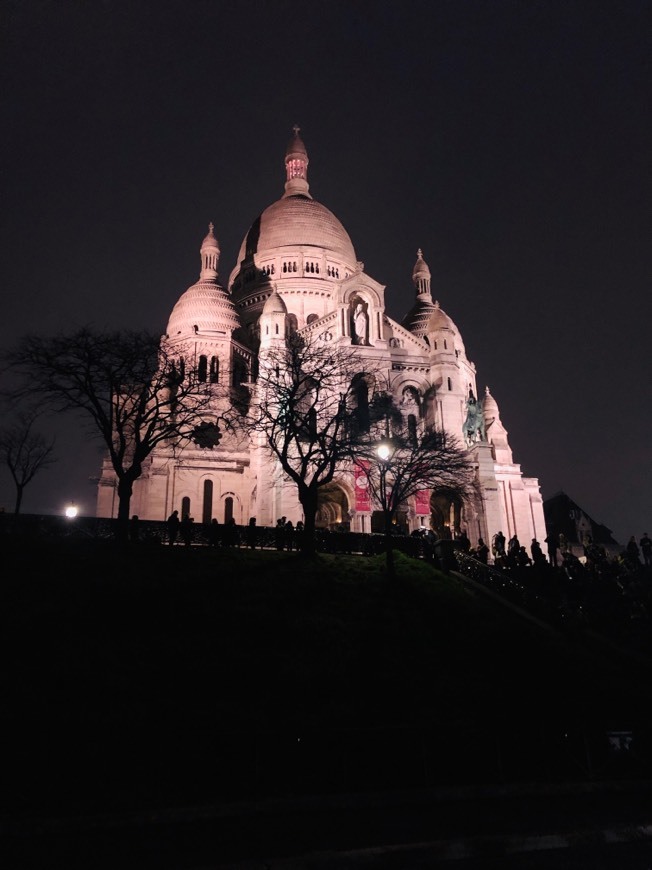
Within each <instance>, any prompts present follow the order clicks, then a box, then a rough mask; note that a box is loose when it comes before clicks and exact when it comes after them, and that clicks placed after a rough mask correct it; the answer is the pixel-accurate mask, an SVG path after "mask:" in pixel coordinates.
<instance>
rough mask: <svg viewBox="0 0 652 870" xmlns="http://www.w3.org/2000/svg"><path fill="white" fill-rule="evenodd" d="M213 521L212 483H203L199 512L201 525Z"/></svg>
mask: <svg viewBox="0 0 652 870" xmlns="http://www.w3.org/2000/svg"><path fill="white" fill-rule="evenodd" d="M212 519H213V481H212V480H205V481H204V503H203V505H202V511H201V521H202V523H210V521H211V520H212Z"/></svg>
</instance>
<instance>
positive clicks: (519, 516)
mask: <svg viewBox="0 0 652 870" xmlns="http://www.w3.org/2000/svg"><path fill="white" fill-rule="evenodd" d="M285 166H286V182H285V192H284V194H283V196H282V197H281V198H280V199H279V200H278V201H277V202H274V203H272V205H270V206H269V207H268V208H266V209H265V210H264V211H263V212H262V213H261V214H260V216H259V217H258V218H257V219H256V220H255V221H254V222H253V224H252V225H251V228H250V229H249V232H248V233H247V235H246V237H245V239H244V241H243V243H242V246H241V248H240V252H239V254H238V259H237V262H236V265H235V268H234V269H233V271H232V273H231V275H230V278H229V282H228V287H227V288H223V287H222V286H221V285H220V284H219V282H218V265H219V254H220V251H219V247H218V242H217V240H216V238H215V235H214V233H213V227H212V226H211V227H210V229H209V233H208V235H207V236H206V238H205V239H204V241H203V243H202V246H201V272H200V278H199V281H198V282H197V283H196V284H193V285H192V286H191V287H190V288H189V289H188V290H186V292H185V293H183V294H182V296H181V297H180V298H179V300H178V302H177V303H176V305H175V306H174V309H173V311H172V314H171V315H170V319H169V322H168V327H167V334H168V336H169V338H170V339H171V340H172V341H179V342H183V343H184V345H185V346H186V347H187V348H188V347H190V348H192V356H193V360H192V361H190V360H189V361H188V364H192V365H198V366H203V367H204V370H205V371H204V374H205V379H206V380H207V381H214V382H217V383H228V384H231V385H234V386H236V388H239V385H241V384H243V383H245V384H248V385H249V387H243V388H242V389H248V388H249V389H254V390H255V384H254V382H255V375H256V366H257V355H258V350H259V347H260V343H261V337H262V340H263V343H264V335H265V332H266V331H267V334H269V331H268V330H269V328H271V330H272V333H273V334H279V332H277V331H276V330H277V328H278V330H279V331H280V334H285V332H286V330H308V331H310V332H313V331H317V334H318V335H320V336H322V337H323V338H324V339H325V340H327V341H330V342H332V343H333V344H334V345H345V346H348V345H355V346H356V350H357V352H358V354H359V355H360V358H361V367H364V366H365V360H368V361H369V368H370V369H371V368H373V370H374V371H375V372H378V371H382V373H383V379H384V380H386V382H387V383H389V384H391V388H392V390H393V393H394V395H395V397H396V399H397V401H399V402H401V403H402V405H403V406H405V408H406V413H413V414H414V415H415V417H416V418H417V419H418V420H419V421H420V422H421V423H422V424H423V425H425V426H428V425H435V426H438V427H442V428H444V429H446V430H447V431H449V432H450V433H452V434H454V435H455V436H456V437H457V438H458V439H459V440H460V441H462V427H463V424H464V421H465V418H466V400H467V398H468V396H469V393H470V391H471V392H472V393H473V394H474V396H478V389H477V384H476V370H475V366H474V364H473V363H472V362H471V361H470V360H469V359H468V358H467V355H466V350H465V347H464V343H463V341H462V337H461V335H460V332H459V330H458V329H457V327H456V325H455V324H454V323H453V322H452V320H451V319H450V318H449V317H448V316H447V315H446V314H445V313H444V311H443V310H442V308H441V307H440V306H439V302H438V301H436V300H433V298H432V294H431V286H430V280H431V276H430V270H429V268H428V266H427V264H426V262H425V260H424V258H423V256H422V253H421V251H419V252H418V254H417V260H416V264H415V267H414V270H413V275H412V279H413V283H414V288H415V299H414V304H413V306H412V308H411V310H410V311H409V312H408V314H407V315H406V316H405V317H404V318H403V320H402V321H401V322H398V321H396V320H393V319H392V318H391V317H390V316H389V315H388V313H387V311H386V309H385V287H384V286H383V285H382V284H379V283H378V282H377V281H376V280H374V279H373V278H372V277H371V276H370V275H368V274H367V273H366V272H365V270H364V264H363V263H361V262H358V261H357V259H356V255H355V250H354V247H353V244H352V242H351V239H350V238H349V236H348V234H347V232H346V230H345V229H344V227H343V226H342V224H341V223H340V222H339V220H338V219H337V218H336V217H335V215H333V214H332V213H331V212H330V211H329V210H328V209H327V208H326V207H325V206H323V205H321V204H320V203H319V202H317V201H316V200H314V199H313V198H312V196H311V194H310V191H309V185H308V155H307V152H306V149H305V146H304V144H303V142H302V140H301V138H300V137H299V135H298V129H297V128H295V133H294V136H293V138H292V139H291V141H290V144H289V146H288V148H287V151H286V155H285ZM479 398H480V399H484V422H485V429H486V440H482V439H480V440H476V441H474V442H473V443H470V444H469V450H470V453H471V456H472V458H473V460H474V462H475V465H476V468H477V476H478V480H479V482H480V490H481V496H480V499H479V501H478V503H477V504H475V505H467V506H466V507H463V506H460V505H455V504H451V503H450V501H449V500H448V499H447V498H446V496H445V495H443V494H438V493H432V494H431V497H430V500H429V504H428V505H427V508H426V509H427V510H428V511H429V513H426V512H425V511H424V510H423V506H421V507H418V506H417V505H416V504H414V505H411V506H410V508H409V510H408V511H407V513H406V515H405V516H403V517H401V521H402V524H403V528H404V529H405V530H406V531H411V530H413V529H415V528H417V527H419V526H420V525H426V526H428V525H431V526H432V527H433V528H434V529H435V530H436V531H437V532H438V533H440V534H441V533H442V532H443V531H444V529H445V527H449V528H452V529H453V530H459V529H460V528H464V529H466V530H467V533H468V535H469V538H470V539H471V541H472V543H473V544H474V545H475V543H476V541H477V538H478V537H479V536H481V537H483V538H484V539H485V541H490V540H491V537H492V535H493V534H494V533H495V532H497V531H498V530H501V531H502V532H503V533H504V534H505V535H506V537H507V538H509V537H511V535H513V534H514V533H516V534H517V535H518V537H519V540H520V542H521V544H523V545H525V546H526V547H528V549H529V544H530V542H531V540H532V538H537V539H538V540H539V541H543V540H544V538H545V536H546V532H545V523H544V515H543V505H542V499H541V494H540V490H539V484H538V481H537V480H536V479H533V478H525V477H523V475H522V473H521V469H520V466H519V465H518V464H516V463H514V461H513V458H512V451H511V448H510V445H509V442H508V439H507V432H506V430H505V428H504V426H503V424H502V422H501V419H500V414H499V411H498V405H497V404H496V401H495V399H494V398H493V396H492V395H491V394H490V393H489V390H488V389H483V391H482V395H481V396H480V397H479ZM113 484H114V478H113V474H112V472H111V470H110V468H108V466H106V465H105V467H104V469H103V474H102V478H101V481H100V484H99V492H98V503H97V514H98V516H115V515H116V512H117V499H116V495H115V487H114V485H113ZM322 496H323V497H322V501H321V503H320V510H319V516H318V524H320V525H323V526H335V525H337V524H338V523H341V522H347V523H350V527H351V529H352V530H354V531H370V530H371V528H372V515H371V514H370V513H369V512H368V511H360V510H358V509H357V507H359V506H356V496H355V486H354V479H353V475H352V473H351V470H350V469H344V468H343V469H342V472H341V475H340V477H339V479H338V480H337V482H336V483H334V484H333V485H331V486H330V487H328V488H327V490H324V491H323V493H322ZM174 508H177V509H179V511H180V513H182V514H183V513H189V514H190V515H191V516H193V517H194V519H195V522H209V521H210V519H211V518H212V517H217V519H218V520H219V522H220V523H222V522H224V520H225V518H229V517H230V516H233V517H234V518H235V520H236V522H237V523H238V524H240V525H245V524H246V523H247V521H248V520H249V517H251V516H254V517H256V520H257V524H258V525H259V526H269V525H274V524H275V523H276V521H277V519H278V518H279V517H281V516H286V517H288V518H289V519H291V520H292V521H293V522H296V521H297V520H300V519H302V515H301V507H300V505H299V503H298V500H297V496H296V489H295V487H294V486H293V485H291V484H290V483H288V482H285V481H284V480H283V477H282V474H281V472H280V469H279V468H278V467H277V466H276V464H275V463H274V462H273V461H272V460H271V459H270V457H269V454H267V453H266V452H265V451H264V450H263V449H262V448H261V447H259V446H256V445H251V444H249V443H243V442H242V441H240V442H236V441H235V440H234V439H233V438H229V437H228V436H225V437H224V438H223V439H222V441H221V442H220V444H219V445H218V447H216V448H214V449H213V450H207V449H203V450H202V449H199V448H196V447H188V448H186V449H184V451H183V453H182V454H181V455H180V456H177V457H174V456H172V455H171V454H169V453H166V452H165V451H164V450H159V451H157V452H156V453H155V454H154V455H153V457H152V460H151V463H150V465H149V467H147V468H146V469H145V472H144V474H143V476H142V477H141V478H140V479H139V480H138V481H137V482H136V485H135V488H134V494H133V499H132V505H131V510H132V513H136V514H138V515H139V516H140V517H141V518H142V519H152V520H163V519H165V518H166V517H167V516H168V515H169V514H170V513H171V511H172V510H173V509H174Z"/></svg>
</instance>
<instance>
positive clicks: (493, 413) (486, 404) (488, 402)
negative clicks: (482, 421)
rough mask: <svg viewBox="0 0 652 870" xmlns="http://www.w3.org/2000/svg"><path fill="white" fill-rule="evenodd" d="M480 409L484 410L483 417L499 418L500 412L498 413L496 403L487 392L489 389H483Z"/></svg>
mask: <svg viewBox="0 0 652 870" xmlns="http://www.w3.org/2000/svg"><path fill="white" fill-rule="evenodd" d="M482 407H483V409H484V413H485V416H487V417H491V418H492V419H493V418H498V417H500V412H499V411H498V403H497V402H496V400H495V399H494V397H493V396H492V395H491V393H490V392H489V387H485V389H484V401H483V404H482Z"/></svg>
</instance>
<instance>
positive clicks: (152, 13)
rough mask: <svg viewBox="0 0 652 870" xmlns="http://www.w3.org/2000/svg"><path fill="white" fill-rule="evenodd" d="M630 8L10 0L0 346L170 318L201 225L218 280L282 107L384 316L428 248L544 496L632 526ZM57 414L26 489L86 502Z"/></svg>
mask: <svg viewBox="0 0 652 870" xmlns="http://www.w3.org/2000/svg"><path fill="white" fill-rule="evenodd" d="M650 8H651V7H650V6H649V3H647V2H642V0H641V2H637V0H618V2H601V0H592V2H573V0H560V2H545V0H522V2H517V0H513V2H503V0H478V2H472V0H450V2H444V0H427V2H421V0H403V2H400V3H398V2H387V3H380V2H376V0H374V2H355V0H348V2H339V0H328V2H324V0H321V2H312V0H307V2H306V0H304V2H300V3H298V2H285V0H278V2H275V0H268V2H261V0H259V2H253V0H237V2H235V0H233V2H220V0H185V2H139V0H124V2H116V0H87V2H83V3H81V2H76V0H56V2H35V0H12V2H9V0H5V2H4V3H3V4H2V13H1V14H2V43H1V45H0V69H1V74H2V78H1V81H0V85H1V87H2V94H3V99H2V109H1V111H2V121H3V130H4V135H3V144H2V150H1V153H2V175H1V189H0V195H1V202H2V227H1V229H2V242H3V244H2V261H1V275H0V277H1V279H2V283H1V288H2V300H3V302H2V318H1V320H0V345H2V346H3V347H4V346H11V345H12V344H14V343H15V342H16V341H17V340H18V338H20V337H21V336H22V335H24V334H25V333H32V332H36V333H42V334H50V335H51V334H55V333H58V332H67V331H70V330H72V329H74V328H77V327H79V326H82V325H93V326H96V327H112V328H125V327H145V328H148V329H151V330H155V331H160V332H163V331H164V330H165V326H166V323H167V319H168V316H169V314H170V312H171V310H172V307H173V305H174V303H175V302H176V300H177V299H178V297H179V296H180V294H181V293H182V292H183V291H184V290H185V289H186V288H187V287H188V286H189V285H190V284H192V283H194V282H195V280H197V277H198V274H199V250H198V249H199V245H200V243H201V240H202V238H203V236H204V235H205V232H206V227H207V224H208V222H209V221H213V222H214V223H215V228H216V234H217V236H218V239H219V241H220V246H221V249H222V257H221V262H220V278H221V280H222V282H223V283H226V281H227V280H228V277H229V274H230V272H231V269H232V268H233V266H234V265H235V259H236V256H237V252H238V248H239V246H240V242H241V241H242V239H243V237H244V236H245V234H246V231H247V229H248V227H249V225H250V224H251V222H252V221H253V220H254V218H255V217H256V216H257V215H258V214H259V213H260V212H261V211H262V210H263V209H264V208H265V207H266V206H267V205H269V204H270V203H271V202H273V201H275V200H276V199H278V198H279V197H280V196H281V194H282V193H283V183H284V167H283V156H284V152H285V146H286V144H287V141H288V139H289V138H290V135H291V128H292V126H293V124H295V123H297V124H299V125H300V127H301V135H302V137H303V139H304V142H305V144H306V146H307V149H308V153H309V157H310V168H309V181H310V186H311V193H312V194H313V196H314V197H315V198H316V199H317V200H319V201H320V202H322V203H323V204H324V205H326V206H327V207H328V208H330V209H331V211H333V212H334V213H335V214H336V215H337V216H338V217H339V218H340V220H341V221H342V223H343V224H344V226H345V227H346V229H347V230H348V232H349V235H350V236H351V239H352V241H353V244H354V247H355V249H356V253H357V256H358V258H359V259H360V260H362V261H364V263H365V268H366V271H367V272H368V273H369V274H370V275H371V276H372V277H373V278H375V279H376V280H378V281H379V282H381V283H382V284H384V285H386V287H387V291H386V301H387V308H388V313H389V314H390V316H392V317H394V318H395V319H397V320H399V321H400V320H401V319H402V317H403V315H404V314H405V313H406V312H407V310H408V309H409V307H410V306H411V304H412V301H413V298H414V289H413V286H412V282H411V273H412V267H413V265H414V261H415V258H416V250H417V248H419V247H421V248H422V249H423V251H424V256H425V258H426V260H427V262H428V264H429V265H430V269H431V271H432V275H433V279H432V286H433V296H434V297H435V298H437V299H438V300H439V301H440V304H441V306H442V308H443V309H444V310H445V311H446V313H447V314H449V315H450V316H451V317H452V318H453V320H454V321H455V323H456V324H457V326H458V328H459V329H460V331H461V334H462V337H463V339H464V342H465V345H466V350H467V354H468V356H469V358H470V359H472V360H473V361H474V362H475V364H476V367H477V372H478V387H479V388H480V390H483V389H484V386H485V385H487V384H488V385H489V386H490V388H491V391H492V393H493V395H494V397H495V398H496V400H497V402H498V405H499V407H500V411H501V417H502V420H503V423H504V424H505V427H506V428H507V430H508V433H509V438H510V442H511V445H512V448H513V451H514V458H515V461H516V462H520V463H521V465H522V468H523V471H524V473H525V474H526V475H530V476H534V477H538V478H539V480H540V483H541V487H542V491H543V495H544V497H548V496H551V495H553V494H554V493H555V492H557V491H559V490H561V489H563V490H564V491H565V492H567V493H568V494H569V495H570V496H571V498H573V499H574V500H575V501H577V502H578V503H579V504H580V505H582V506H583V507H584V508H585V510H586V511H587V512H588V513H589V515H590V516H592V517H593V519H595V520H597V521H598V522H602V523H604V524H605V525H607V526H608V527H609V528H611V529H612V530H613V531H614V534H615V536H616V538H617V539H618V540H620V541H621V542H626V540H627V539H628V538H629V536H630V535H631V534H635V535H636V536H637V538H638V537H639V536H640V535H641V534H642V533H643V532H644V531H646V530H647V531H650V532H652V497H651V491H652V490H651V483H650V473H649V464H650V441H651V433H652V412H651V410H650V380H651V378H650V369H651V367H650V343H651V342H650V338H651V336H652V304H651V302H650V272H651V270H650V260H651V258H650V247H651V246H650V229H651V227H650V163H649V157H650V153H651V148H650V146H651V137H650V126H651V125H650V105H651V101H650V96H651V94H650V66H649V57H650V48H651V45H650V39H649V33H650V32H652V31H651V24H652V15H650ZM53 431H56V432H57V436H58V448H57V451H58V454H59V457H60V459H59V462H58V464H57V465H56V466H55V467H54V468H52V469H51V470H49V471H47V472H43V473H42V475H40V476H39V477H38V478H37V479H36V480H35V481H34V482H33V483H32V484H31V485H30V486H29V488H28V490H27V491H26V495H25V502H24V505H23V509H24V510H25V511H26V512H47V513H57V512H59V511H60V510H61V508H62V506H63V505H64V504H65V503H66V502H68V501H70V500H71V499H73V500H75V501H76V502H77V503H78V504H79V505H80V507H81V508H82V510H83V512H84V513H89V514H92V513H93V512H94V502H95V489H94V486H93V485H92V484H90V483H89V482H88V479H89V477H92V476H96V475H97V473H98V470H99V456H100V450H99V448H97V447H96V446H94V445H93V444H92V443H90V442H89V441H88V439H86V438H85V437H84V436H83V435H82V434H81V433H80V430H79V425H78V423H76V422H73V421H72V420H71V421H66V420H59V421H58V422H57V423H56V425H55V424H53ZM13 498H14V493H13V487H12V485H11V483H10V480H9V479H8V476H7V475H6V473H5V472H4V471H1V472H0V505H2V504H4V505H5V506H6V508H7V509H11V508H12V507H13Z"/></svg>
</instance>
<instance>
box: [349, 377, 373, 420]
mask: <svg viewBox="0 0 652 870" xmlns="http://www.w3.org/2000/svg"><path fill="white" fill-rule="evenodd" d="M351 390H352V392H353V399H354V402H355V408H354V411H353V419H354V420H355V424H356V427H357V429H358V431H359V432H368V431H369V425H370V420H369V384H368V383H367V379H366V377H365V376H364V375H363V374H359V375H356V376H355V377H354V378H353V381H352V383H351Z"/></svg>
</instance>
